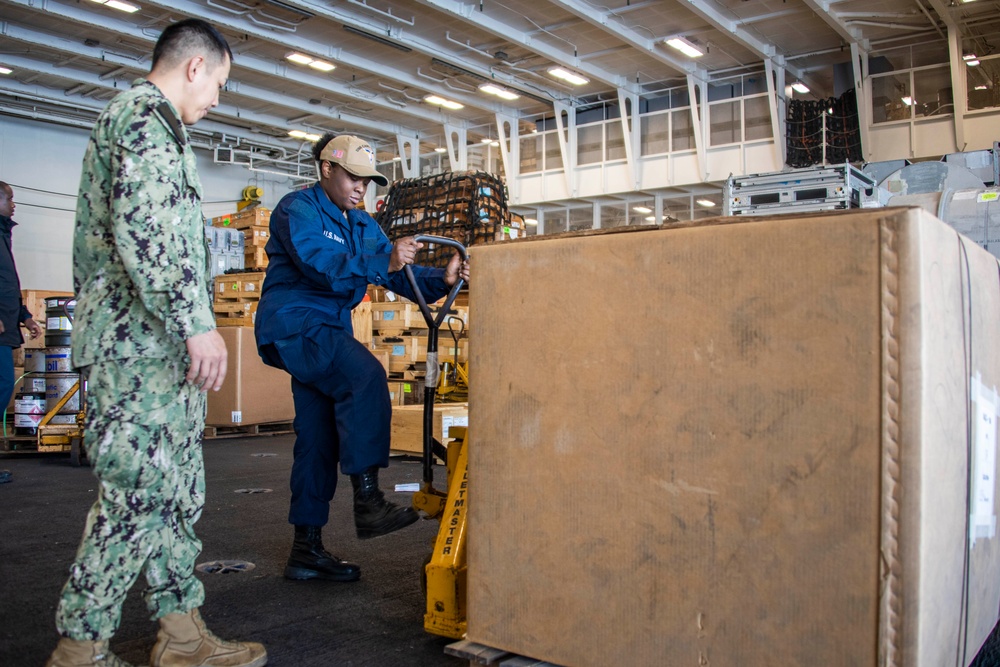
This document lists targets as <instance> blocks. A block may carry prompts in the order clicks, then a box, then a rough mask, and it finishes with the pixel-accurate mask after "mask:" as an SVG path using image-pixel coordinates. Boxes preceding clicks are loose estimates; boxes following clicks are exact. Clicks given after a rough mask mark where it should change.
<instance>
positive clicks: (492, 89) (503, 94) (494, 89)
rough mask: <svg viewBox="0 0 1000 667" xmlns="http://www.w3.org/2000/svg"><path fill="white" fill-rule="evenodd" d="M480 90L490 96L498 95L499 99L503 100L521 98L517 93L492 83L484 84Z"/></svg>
mask: <svg viewBox="0 0 1000 667" xmlns="http://www.w3.org/2000/svg"><path fill="white" fill-rule="evenodd" d="M479 90H481V91H483V92H484V93H487V94H489V95H496V96H497V97H499V98H500V99H503V100H516V99H518V98H519V97H521V96H520V95H518V94H517V93H515V92H511V91H509V90H507V89H506V88H501V87H500V86H495V85H493V84H492V83H484V84H483V85H481V86H479Z"/></svg>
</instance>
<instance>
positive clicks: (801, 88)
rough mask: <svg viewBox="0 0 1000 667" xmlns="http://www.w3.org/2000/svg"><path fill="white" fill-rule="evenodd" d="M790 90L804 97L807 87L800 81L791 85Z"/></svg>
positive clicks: (807, 90)
mask: <svg viewBox="0 0 1000 667" xmlns="http://www.w3.org/2000/svg"><path fill="white" fill-rule="evenodd" d="M792 90H794V91H795V92H797V93H802V94H803V95H805V94H806V93H808V92H809V86H807V85H806V84H804V83H802V82H801V81H796V82H795V83H793V84H792Z"/></svg>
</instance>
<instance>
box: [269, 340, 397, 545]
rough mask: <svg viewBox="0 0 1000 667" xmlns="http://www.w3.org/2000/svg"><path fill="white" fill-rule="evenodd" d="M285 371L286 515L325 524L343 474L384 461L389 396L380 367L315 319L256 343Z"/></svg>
mask: <svg viewBox="0 0 1000 667" xmlns="http://www.w3.org/2000/svg"><path fill="white" fill-rule="evenodd" d="M261 352H262V354H264V355H265V358H268V360H269V361H277V360H276V359H274V356H275V355H276V356H277V357H278V358H280V362H281V365H282V366H283V367H284V368H285V370H287V371H288V372H289V373H290V374H291V376H292V396H293V398H294V401H295V422H294V426H295V436H296V437H295V447H294V449H293V457H294V460H293V463H292V475H291V491H292V501H291V507H290V509H289V512H288V522H289V523H291V524H292V525H296V526H325V525H326V523H327V520H328V519H329V516H330V501H331V500H332V499H333V494H334V492H335V491H336V489H337V477H338V472H337V464H338V463H339V464H340V470H341V472H343V473H344V474H345V475H355V474H358V473H361V472H363V471H365V470H367V469H368V468H371V467H372V466H379V467H382V468H385V467H387V466H388V465H389V431H390V428H391V424H392V403H391V402H390V399H389V387H388V383H386V380H385V368H384V367H383V366H382V364H381V363H380V362H379V361H378V359H376V358H375V356H374V355H372V353H371V352H369V351H368V348H367V347H365V346H364V345H362V344H361V343H359V342H358V341H357V340H356V339H355V338H354V336H353V335H352V334H351V333H350V332H348V331H344V330H343V329H339V328H337V327H332V326H327V325H320V326H316V327H313V328H311V329H308V330H306V331H305V332H303V333H302V334H299V335H296V336H292V337H290V338H285V339H282V340H280V341H278V342H276V343H273V344H269V345H264V346H262V347H261Z"/></svg>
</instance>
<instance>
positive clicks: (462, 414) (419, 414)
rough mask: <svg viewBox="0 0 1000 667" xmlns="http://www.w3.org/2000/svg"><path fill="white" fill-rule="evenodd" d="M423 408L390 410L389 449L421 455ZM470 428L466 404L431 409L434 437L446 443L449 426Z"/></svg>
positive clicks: (422, 446) (396, 407)
mask: <svg viewBox="0 0 1000 667" xmlns="http://www.w3.org/2000/svg"><path fill="white" fill-rule="evenodd" d="M423 420H424V406H423V405H397V406H395V407H393V409H392V430H391V436H390V437H391V440H390V443H391V444H390V445H389V447H390V449H392V450H393V451H399V452H422V451H423V450H424V444H423V442H424V440H423V428H424V427H423ZM468 425H469V404H468V403H441V404H438V405H435V406H434V437H435V438H437V439H438V441H439V442H442V443H446V442H447V439H448V430H449V429H450V428H451V427H452V426H468Z"/></svg>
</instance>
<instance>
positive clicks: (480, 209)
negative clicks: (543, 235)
mask: <svg viewBox="0 0 1000 667" xmlns="http://www.w3.org/2000/svg"><path fill="white" fill-rule="evenodd" d="M375 219H376V221H377V222H378V224H379V226H380V227H381V228H382V231H384V232H385V234H386V236H388V237H389V240H390V241H395V240H396V239H398V238H401V237H404V236H415V235H417V234H430V235H433V236H443V237H445V238H449V239H454V240H455V241H458V242H460V243H462V244H463V245H464V246H465V247H467V248H469V247H472V246H475V245H480V244H484V243H492V242H494V241H498V240H500V239H502V238H503V235H504V232H505V229H506V230H509V229H510V224H511V213H510V210H509V209H508V208H507V194H506V190H505V187H504V184H503V181H501V180H500V178H499V177H498V176H495V175H493V174H488V173H486V172H483V171H461V172H447V173H444V174H438V175H436V176H428V177H425V178H409V179H406V180H402V181H397V182H395V183H393V184H392V185H391V186H390V187H389V193H388V195H387V196H386V200H385V206H384V207H383V208H382V210H381V211H379V212H378V214H377V216H376V218H375ZM521 228H522V229H523V224H522V226H521ZM454 253H455V251H454V250H453V249H452V248H449V247H447V246H433V247H431V246H429V245H428V244H424V247H423V248H422V249H421V250H420V252H419V253H417V259H416V263H417V264H420V265H423V266H436V267H442V268H443V267H444V266H446V265H447V264H448V260H449V259H451V256H452V255H453V254H454Z"/></svg>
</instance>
